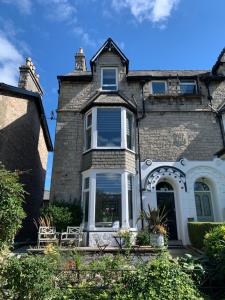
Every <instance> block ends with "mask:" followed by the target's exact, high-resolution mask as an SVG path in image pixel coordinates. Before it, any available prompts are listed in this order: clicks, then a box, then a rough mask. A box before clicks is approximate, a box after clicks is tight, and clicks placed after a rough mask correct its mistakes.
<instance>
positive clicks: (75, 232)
mask: <svg viewBox="0 0 225 300" xmlns="http://www.w3.org/2000/svg"><path fill="white" fill-rule="evenodd" d="M82 240H83V231H82V228H81V227H72V226H68V227H67V230H66V231H65V232H62V233H61V240H60V244H61V246H63V244H66V243H67V244H75V246H77V247H79V246H80V243H81V242H82Z"/></svg>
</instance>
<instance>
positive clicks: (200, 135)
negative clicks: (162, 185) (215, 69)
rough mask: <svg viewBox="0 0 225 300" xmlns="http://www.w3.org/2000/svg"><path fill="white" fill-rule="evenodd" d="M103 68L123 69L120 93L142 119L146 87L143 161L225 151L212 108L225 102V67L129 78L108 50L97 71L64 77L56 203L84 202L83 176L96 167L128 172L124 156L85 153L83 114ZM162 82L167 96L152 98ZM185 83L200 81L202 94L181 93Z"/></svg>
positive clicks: (148, 73) (141, 73) (54, 178)
mask: <svg viewBox="0 0 225 300" xmlns="http://www.w3.org/2000/svg"><path fill="white" fill-rule="evenodd" d="M104 66H113V67H117V68H118V86H119V91H121V92H122V93H123V94H124V95H125V96H126V98H127V99H129V100H130V101H131V102H132V101H133V102H134V101H135V102H136V103H137V110H138V112H139V114H141V113H142V109H143V108H142V88H141V85H142V84H143V83H142V82H144V84H143V85H144V86H143V97H144V105H145V117H144V118H143V119H142V120H141V121H140V155H141V161H144V160H145V159H147V158H150V159H152V160H174V161H176V160H179V159H180V158H181V157H186V158H187V159H190V160H210V159H212V158H213V156H214V154H215V152H216V151H218V149H220V148H221V147H222V146H223V140H222V136H221V131H220V125H219V120H218V118H217V116H216V113H215V111H214V110H213V109H212V108H211V107H210V106H209V105H212V106H213V108H214V109H218V108H219V107H220V105H221V104H222V103H223V102H224V93H225V81H224V79H223V76H222V75H219V74H222V72H223V68H221V66H220V68H221V70H222V71H220V72H219V74H218V75H217V74H216V75H212V74H211V72H210V70H203V71H198V70H197V71H185V70H184V71H180V70H178V71H128V73H127V70H126V66H125V65H124V63H123V62H121V58H120V57H119V56H118V54H117V53H114V52H113V51H112V52H107V51H106V52H103V53H101V54H100V55H99V57H98V58H97V61H96V63H95V64H94V66H93V67H92V72H90V71H82V70H79V71H76V70H75V71H74V72H71V73H69V74H67V75H65V76H59V80H60V93H59V101H58V118H57V128H56V141H55V159H54V165H53V175H52V188H51V198H52V199H53V198H55V199H61V200H65V201H67V200H69V199H80V191H81V175H80V174H81V171H83V170H86V169H87V168H93V167H95V166H96V164H97V166H98V167H100V166H101V167H109V168H113V167H114V168H117V167H118V165H119V166H123V167H124V168H128V169H129V167H128V166H127V167H126V163H125V157H124V152H123V153H121V154H118V152H115V153H113V152H110V154H109V153H107V152H106V153H105V154H103V155H101V154H99V153H94V152H93V153H92V152H91V153H88V154H83V133H84V128H83V114H82V113H80V110H81V109H82V107H83V106H85V105H86V104H87V102H88V101H89V100H90V98H91V97H93V95H94V94H95V93H96V92H97V91H99V90H100V89H101V68H102V67H104ZM222 66H223V65H222ZM216 76H217V77H216ZM218 76H221V77H218ZM206 78H207V81H209V85H210V87H209V90H210V93H211V97H212V99H213V100H212V103H211V104H210V101H209V99H208V97H209V95H208V91H207V86H206V84H205V82H206ZM161 79H163V80H166V81H167V82H168V86H169V87H170V88H169V90H168V93H166V95H152V94H151V93H150V83H151V81H152V80H161ZM180 79H188V80H190V79H194V80H196V82H197V84H198V93H197V94H196V95H186V96H184V95H181V94H180V93H179V91H178V89H177V86H178V84H179V80H180ZM103 97H104V95H103ZM103 97H102V98H103ZM107 97H108V95H106V97H105V99H106V100H105V101H106V102H107ZM96 102H98V101H96ZM115 102H116V101H115ZM113 104H115V103H113ZM118 155H120V158H119V160H118ZM116 161H117V163H115V162H116ZM134 167H135V166H134V164H133V165H132V166H130V168H131V169H133V170H134Z"/></svg>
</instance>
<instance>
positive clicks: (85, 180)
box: [84, 177, 89, 190]
mask: <svg viewBox="0 0 225 300" xmlns="http://www.w3.org/2000/svg"><path fill="white" fill-rule="evenodd" d="M84 189H85V190H86V189H89V177H87V178H85V179H84Z"/></svg>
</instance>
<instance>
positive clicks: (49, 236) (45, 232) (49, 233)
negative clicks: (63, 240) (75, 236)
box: [38, 226, 59, 248]
mask: <svg viewBox="0 0 225 300" xmlns="http://www.w3.org/2000/svg"><path fill="white" fill-rule="evenodd" d="M58 236H59V233H58V232H56V228H55V227H49V226H40V227H39V230H38V248H39V247H40V245H41V244H44V243H48V244H49V243H55V244H58V243H59V239H58Z"/></svg>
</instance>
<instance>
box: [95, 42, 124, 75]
mask: <svg viewBox="0 0 225 300" xmlns="http://www.w3.org/2000/svg"><path fill="white" fill-rule="evenodd" d="M105 51H112V52H114V53H116V54H117V55H119V56H120V58H121V60H122V62H123V64H124V65H125V66H126V69H127V72H128V67H129V60H128V59H127V57H126V56H125V55H124V53H123V52H122V51H121V50H120V48H119V47H118V46H117V45H116V44H115V42H114V41H113V40H112V39H111V38H108V39H107V40H106V41H105V43H104V44H103V45H102V47H101V48H100V49H99V50H98V51H97V52H96V53H95V55H94V56H93V57H92V59H91V60H90V65H91V69H92V68H93V65H94V64H95V61H96V60H97V58H98V57H99V55H100V54H101V53H103V52H105Z"/></svg>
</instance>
